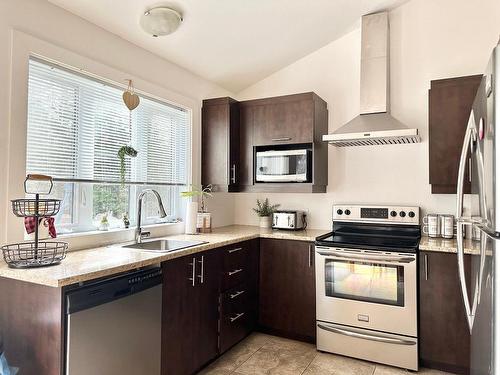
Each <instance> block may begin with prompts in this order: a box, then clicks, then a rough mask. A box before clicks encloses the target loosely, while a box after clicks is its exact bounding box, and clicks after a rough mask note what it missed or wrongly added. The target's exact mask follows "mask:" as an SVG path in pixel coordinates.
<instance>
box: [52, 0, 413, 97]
mask: <svg viewBox="0 0 500 375" xmlns="http://www.w3.org/2000/svg"><path fill="white" fill-rule="evenodd" d="M49 1H50V2H51V3H53V4H55V5H58V6H60V7H62V8H64V9H66V10H68V11H70V12H72V13H74V14H76V15H78V16H80V17H82V18H84V19H86V20H88V21H90V22H92V23H94V24H96V25H98V26H100V27H102V28H104V29H106V30H108V31H110V32H112V33H114V34H116V35H118V36H120V37H122V38H123V39H126V40H128V41H130V42H132V43H134V44H136V45H138V46H140V47H142V48H144V49H147V50H149V51H151V52H153V53H155V54H157V55H159V56H161V57H163V58H165V59H167V60H169V61H172V62H174V63H176V64H177V65H180V66H182V67H184V68H186V69H188V70H190V71H191V72H193V73H195V74H197V75H199V76H201V77H203V78H206V79H208V80H211V81H213V82H215V83H217V84H219V85H220V86H222V87H225V88H226V89H228V90H230V91H232V92H234V93H237V92H239V91H241V90H242V89H244V88H246V87H248V86H250V85H251V84H253V83H255V82H258V81H260V80H261V79H263V78H265V77H267V76H268V75H270V74H271V73H273V72H275V71H277V70H279V69H281V68H283V67H284V66H286V65H288V64H290V63H292V62H294V61H296V60H298V59H299V58H301V57H303V56H306V55H307V54H309V53H311V52H313V51H315V50H317V49H318V48H320V47H322V46H324V45H326V44H328V43H329V42H331V41H333V40H335V39H337V38H339V37H340V36H342V35H344V34H346V33H347V32H349V31H351V30H352V29H354V28H355V27H356V26H357V25H358V24H359V23H358V21H359V19H360V17H361V16H362V15H363V14H367V13H371V12H374V11H379V10H384V9H392V8H394V7H396V6H398V5H400V4H402V3H404V2H406V1H407V0H177V1H173V2H172V1H168V2H162V3H158V2H155V1H154V0H49ZM158 5H166V6H172V7H174V8H175V9H177V10H179V11H181V13H182V14H183V17H184V22H183V23H182V25H181V26H180V27H179V29H178V30H177V31H176V32H175V33H173V34H171V35H168V36H165V37H160V38H153V37H151V36H149V35H147V34H146V33H145V32H144V31H142V29H141V28H140V27H139V17H140V15H141V14H142V13H143V12H144V11H145V10H146V9H148V8H150V7H153V6H158Z"/></svg>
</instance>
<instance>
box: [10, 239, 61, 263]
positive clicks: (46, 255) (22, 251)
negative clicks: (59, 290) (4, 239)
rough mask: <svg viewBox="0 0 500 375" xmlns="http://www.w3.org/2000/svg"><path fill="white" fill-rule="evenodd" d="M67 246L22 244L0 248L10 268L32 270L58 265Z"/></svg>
mask: <svg viewBox="0 0 500 375" xmlns="http://www.w3.org/2000/svg"><path fill="white" fill-rule="evenodd" d="M67 251H68V244H67V243H66V242H59V241H39V242H22V243H15V244H10V245H4V246H2V252H3V258H4V260H5V262H6V263H7V264H8V265H9V267H12V268H33V267H44V266H49V265H53V264H59V263H60V262H61V261H62V260H63V259H64V258H66V253H67Z"/></svg>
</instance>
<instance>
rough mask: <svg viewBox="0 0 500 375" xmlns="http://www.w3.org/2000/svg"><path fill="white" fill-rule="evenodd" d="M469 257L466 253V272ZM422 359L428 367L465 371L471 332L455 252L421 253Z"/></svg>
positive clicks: (420, 349) (423, 363) (467, 366)
mask: <svg viewBox="0 0 500 375" xmlns="http://www.w3.org/2000/svg"><path fill="white" fill-rule="evenodd" d="M470 261H471V259H470V256H469V255H466V256H465V268H466V271H469V270H470ZM419 312H420V316H419V323H420V332H419V342H420V348H419V352H420V360H421V362H422V365H424V366H426V367H431V368H436V369H440V370H444V371H452V372H456V373H461V374H466V373H468V371H469V366H470V360H469V357H470V335H469V328H468V326H467V320H466V318H465V309H464V307H463V303H462V296H461V294H460V282H459V279H458V266H457V255H456V254H444V253H437V252H421V253H420V309H419Z"/></svg>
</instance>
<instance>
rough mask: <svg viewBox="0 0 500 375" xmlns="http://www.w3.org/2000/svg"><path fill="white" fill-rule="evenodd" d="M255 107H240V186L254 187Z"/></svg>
mask: <svg viewBox="0 0 500 375" xmlns="http://www.w3.org/2000/svg"><path fill="white" fill-rule="evenodd" d="M254 110H255V106H245V105H242V106H241V107H240V173H239V177H240V181H239V185H240V186H249V185H253V121H254Z"/></svg>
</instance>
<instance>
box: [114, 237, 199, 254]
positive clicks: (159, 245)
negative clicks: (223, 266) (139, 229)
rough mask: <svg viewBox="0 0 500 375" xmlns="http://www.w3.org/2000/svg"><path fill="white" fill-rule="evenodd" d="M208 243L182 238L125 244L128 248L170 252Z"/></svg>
mask: <svg viewBox="0 0 500 375" xmlns="http://www.w3.org/2000/svg"><path fill="white" fill-rule="evenodd" d="M205 243H207V241H182V240H168V239H167V240H165V239H163V240H152V241H146V242H141V243H134V244H132V245H126V246H123V247H124V248H128V249H137V250H142V251H153V252H159V253H169V252H171V251H177V250H182V249H187V248H188V247H193V246H198V245H202V244H205Z"/></svg>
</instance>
